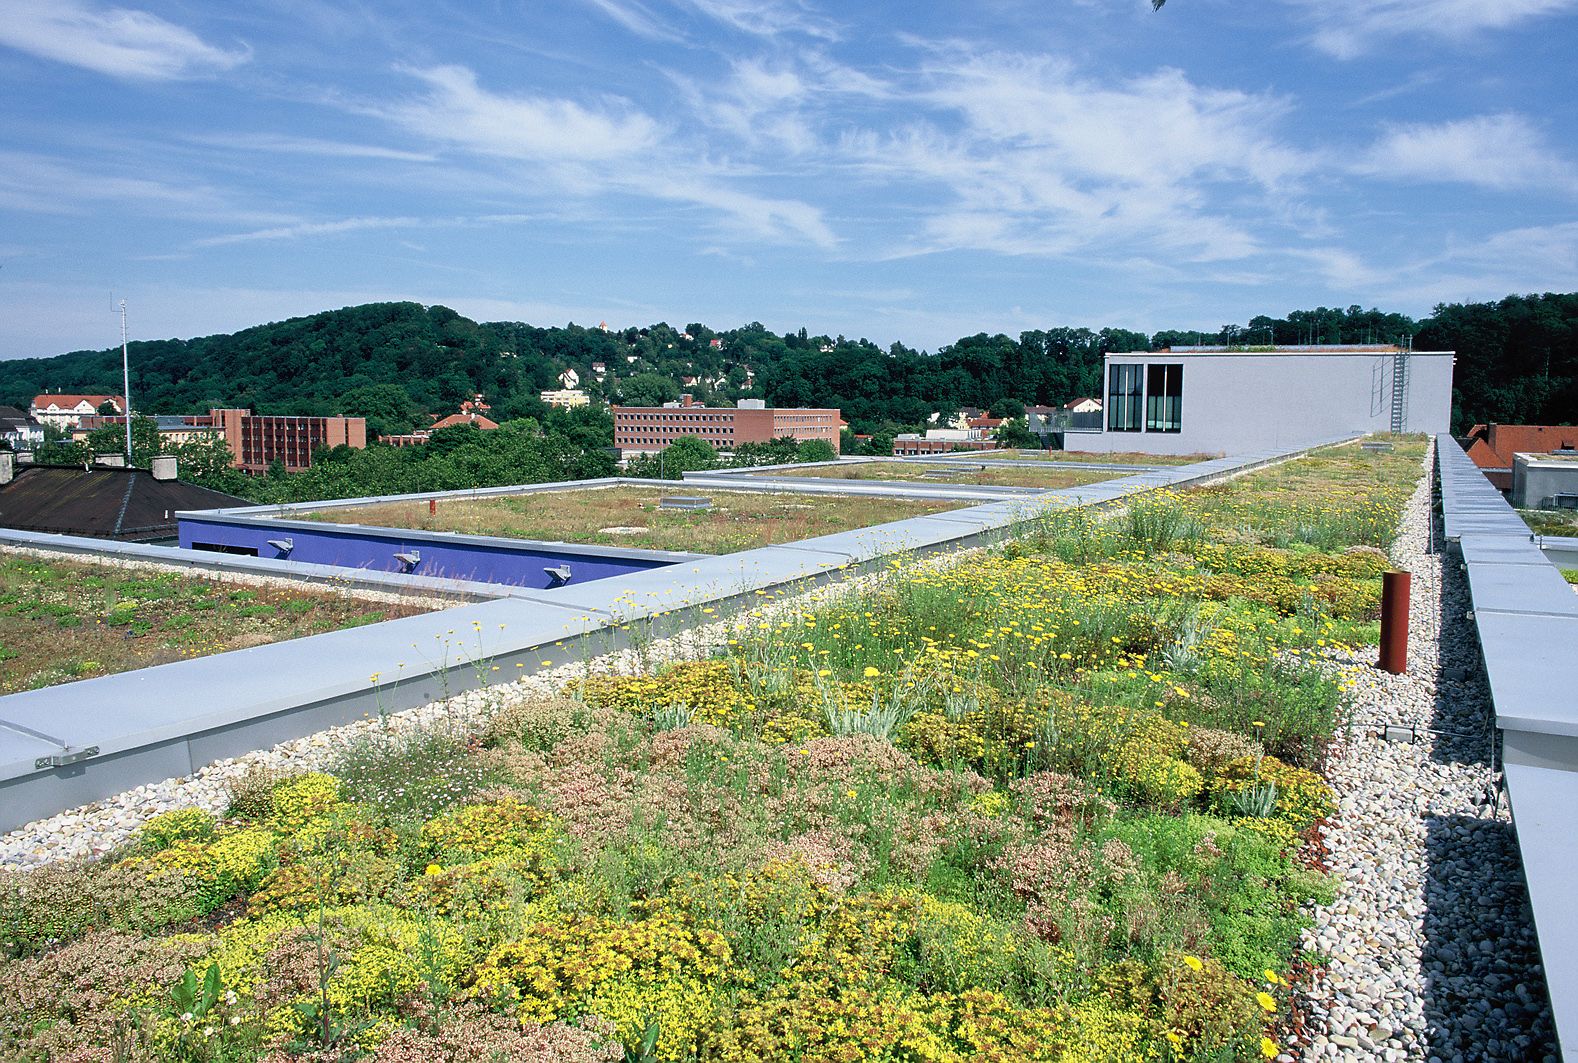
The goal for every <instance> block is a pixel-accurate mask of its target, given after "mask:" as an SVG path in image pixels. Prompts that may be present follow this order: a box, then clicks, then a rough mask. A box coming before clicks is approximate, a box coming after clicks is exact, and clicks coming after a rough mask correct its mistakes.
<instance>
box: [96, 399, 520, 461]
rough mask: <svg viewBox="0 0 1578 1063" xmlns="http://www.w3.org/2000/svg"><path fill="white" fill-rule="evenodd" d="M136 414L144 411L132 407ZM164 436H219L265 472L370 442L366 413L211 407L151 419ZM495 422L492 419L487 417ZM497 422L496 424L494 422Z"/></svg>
mask: <svg viewBox="0 0 1578 1063" xmlns="http://www.w3.org/2000/svg"><path fill="white" fill-rule="evenodd" d="M133 416H134V417H142V416H144V415H143V414H139V413H136V411H133ZM152 419H153V421H154V423H155V424H156V425H157V426H158V429H159V434H160V436H162V437H164V438H165V439H167V440H172V441H174V442H177V443H179V442H184V441H185V440H187V439H193V438H196V437H199V436H206V435H211V434H212V435H221V436H223V437H224V439H225V443H226V444H227V445H228V446H229V447H230V453H231V455H232V459H231V462H230V464H231V465H232V466H234V467H235V468H237V469H241V470H243V471H245V472H266V471H267V470H268V467H269V466H270V465H271V464H273V463H274V462H275V461H276V460H277V461H279V462H280V463H282V464H283V465H284V466H285V468H286V470H287V471H289V472H300V471H301V470H302V469H305V468H307V467H308V466H310V465H311V464H312V452H313V451H314V450H316V449H318V448H319V447H338V446H342V445H343V446H348V447H354V448H355V449H357V450H361V449H363V448H364V447H366V446H367V421H366V419H365V418H362V417H265V416H260V415H258V414H255V413H253V412H252V411H251V410H210V411H209V412H208V413H206V414H204V413H189V414H181V415H178V416H176V415H171V416H166V415H163V414H160V415H158V416H155V417H154V418H152ZM80 420H81V423H80V424H78V425H77V427H76V429H75V430H74V432H73V433H72V434H73V436H74V437H75V438H77V439H83V438H86V436H87V434H88V433H89V432H91V431H93V430H94V429H98V428H104V427H107V426H110V425H124V424H125V423H126V418H125V417H107V416H106V417H101V416H96V415H95V416H84V417H82V418H81V419H80ZM488 423H489V424H492V422H491V421H489V422H488ZM493 427H495V428H496V427H498V426H497V425H493Z"/></svg>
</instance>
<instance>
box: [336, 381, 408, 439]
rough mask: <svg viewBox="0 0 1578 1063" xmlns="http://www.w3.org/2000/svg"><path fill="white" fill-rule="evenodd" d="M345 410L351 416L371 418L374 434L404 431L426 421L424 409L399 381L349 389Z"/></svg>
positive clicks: (370, 432)
mask: <svg viewBox="0 0 1578 1063" xmlns="http://www.w3.org/2000/svg"><path fill="white" fill-rule="evenodd" d="M340 409H341V411H342V412H343V413H344V414H345V415H346V416H348V417H365V418H367V434H368V435H369V436H372V437H377V436H385V435H401V434H403V433H406V432H409V431H411V430H412V429H413V428H415V427H416V426H417V425H418V424H420V423H421V421H422V411H421V409H420V408H419V407H418V406H417V404H416V403H415V402H413V401H412V400H411V395H410V393H409V392H407V391H406V389H405V388H403V387H401V386H400V385H399V384H368V385H365V386H363V387H359V388H352V389H351V390H349V391H347V392H346V393H345V395H344V397H343V398H342V399H341V405H340Z"/></svg>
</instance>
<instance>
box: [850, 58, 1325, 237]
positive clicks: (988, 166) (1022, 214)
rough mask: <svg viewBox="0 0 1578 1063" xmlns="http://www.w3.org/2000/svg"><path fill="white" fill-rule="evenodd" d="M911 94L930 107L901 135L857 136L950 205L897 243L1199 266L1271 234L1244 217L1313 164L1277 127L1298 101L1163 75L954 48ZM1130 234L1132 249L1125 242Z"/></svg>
mask: <svg viewBox="0 0 1578 1063" xmlns="http://www.w3.org/2000/svg"><path fill="white" fill-rule="evenodd" d="M926 80H927V84H926V85H925V86H923V87H921V88H918V89H916V90H913V91H912V92H911V94H910V95H911V97H912V99H914V100H915V101H916V102H917V103H919V104H921V105H923V106H924V108H926V109H928V110H929V111H930V112H931V114H930V116H929V117H928V118H927V119H924V120H915V121H912V122H911V124H910V125H909V126H908V127H907V128H903V129H900V130H898V131H897V132H894V133H881V132H876V131H872V130H866V131H863V132H860V133H855V134H850V135H848V136H846V137H844V138H843V141H842V147H843V149H844V157H845V158H846V159H848V160H849V161H850V162H851V163H852V164H853V165H855V166H856V167H858V168H859V170H860V171H861V172H863V173H865V174H867V175H868V176H870V177H872V178H873V179H877V180H882V181H888V182H893V183H906V184H920V185H924V184H928V183H929V184H932V185H934V186H936V187H938V188H940V189H941V190H942V191H943V192H944V194H945V195H946V197H947V201H946V202H945V203H943V204H942V205H941V206H940V207H939V208H937V209H935V210H933V211H931V212H930V213H929V215H928V216H927V217H926V218H924V219H923V223H922V228H923V232H921V233H920V234H918V235H917V237H916V238H915V239H914V240H913V241H911V242H910V243H909V244H908V245H906V246H905V247H903V248H902V249H901V251H900V252H899V253H901V254H909V253H924V252H927V251H935V250H944V249H979V250H992V251H997V252H1001V253H1006V254H1043V255H1053V256H1058V255H1070V254H1075V253H1089V252H1090V251H1091V250H1092V249H1095V250H1098V251H1099V252H1100V253H1102V254H1107V253H1116V252H1118V251H1119V250H1121V249H1122V247H1125V246H1126V247H1133V246H1136V245H1138V246H1144V247H1146V248H1149V249H1154V250H1155V251H1158V252H1164V253H1166V254H1167V255H1168V256H1170V257H1176V256H1182V257H1185V258H1188V259H1191V260H1195V261H1209V260H1216V259H1231V258H1241V257H1244V256H1247V255H1250V254H1252V253H1253V252H1254V251H1255V250H1256V249H1257V247H1258V246H1259V245H1260V240H1259V238H1258V237H1256V236H1255V235H1253V234H1252V233H1251V232H1250V231H1249V230H1248V229H1247V228H1246V227H1245V225H1244V223H1243V222H1242V221H1241V220H1240V219H1241V218H1243V217H1244V215H1245V212H1246V208H1248V209H1249V210H1251V211H1254V212H1257V213H1260V214H1266V213H1272V211H1271V210H1270V208H1269V207H1268V206H1267V204H1266V201H1267V199H1268V198H1270V197H1271V196H1272V195H1273V194H1275V195H1277V196H1285V195H1287V194H1288V193H1289V192H1290V191H1292V190H1293V182H1294V179H1295V178H1297V177H1299V176H1300V175H1302V174H1303V173H1304V172H1305V171H1306V170H1307V169H1308V167H1309V162H1308V160H1307V159H1306V158H1305V157H1304V156H1303V155H1301V154H1300V153H1298V152H1296V151H1294V150H1293V149H1291V148H1288V147H1286V146H1285V145H1282V144H1280V143H1279V142H1277V141H1276V140H1275V139H1273V138H1272V137H1271V136H1270V135H1269V134H1268V133H1266V132H1265V130H1267V129H1269V128H1272V127H1274V126H1275V125H1276V123H1277V122H1278V121H1279V120H1280V119H1281V117H1282V115H1283V112H1284V110H1285V105H1284V104H1283V103H1282V102H1281V101H1280V100H1278V99H1275V98H1273V97H1268V96H1258V95H1251V94H1247V93H1242V92H1236V91H1226V90H1216V89H1208V88H1202V87H1200V86H1198V85H1195V84H1193V83H1192V82H1190V81H1189V80H1188V78H1186V77H1185V76H1184V75H1183V74H1182V73H1181V72H1179V71H1176V70H1163V71H1160V72H1158V73H1156V74H1153V75H1150V76H1147V77H1141V78H1134V79H1129V80H1126V81H1125V80H1114V81H1112V82H1095V81H1092V80H1090V79H1088V78H1085V77H1082V76H1080V75H1078V74H1077V73H1076V72H1075V71H1074V69H1073V67H1072V66H1071V65H1070V64H1068V63H1065V62H1062V61H1058V60H1053V59H1049V58H1047V57H1044V56H1019V55H1008V54H981V55H969V54H966V55H964V56H962V57H958V58H955V59H951V60H950V59H943V60H941V61H939V62H938V63H937V64H936V65H934V66H933V67H932V68H931V69H929V70H928V71H927V79H926ZM1120 245H1122V246H1120Z"/></svg>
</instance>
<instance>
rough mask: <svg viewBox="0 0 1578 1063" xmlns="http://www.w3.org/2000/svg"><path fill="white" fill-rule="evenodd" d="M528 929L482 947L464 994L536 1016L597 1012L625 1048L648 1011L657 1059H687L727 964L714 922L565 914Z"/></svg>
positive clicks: (705, 1025)
mask: <svg viewBox="0 0 1578 1063" xmlns="http://www.w3.org/2000/svg"><path fill="white" fill-rule="evenodd" d="M526 931H527V932H526V935H525V936H524V937H523V939H522V940H519V941H512V942H507V943H505V944H503V945H500V946H498V947H496V948H494V949H493V950H492V951H491V952H489V953H488V956H487V958H486V959H484V960H483V962H482V963H481V965H480V966H478V968H477V969H476V975H475V978H474V982H473V986H472V989H471V990H470V991H469V992H470V993H471V994H473V995H476V996H479V997H482V998H484V999H489V998H491V999H495V1000H505V1001H509V1002H511V1003H512V1004H513V1005H514V1006H516V1007H517V1008H518V1009H519V1014H520V1016H521V1017H522V1018H523V1019H529V1020H532V1021H536V1022H550V1021H553V1020H555V1019H562V1018H567V1017H574V1016H576V1015H581V1014H594V1015H598V1016H601V1017H603V1018H605V1019H608V1020H609V1021H611V1022H612V1023H613V1024H614V1026H615V1028H616V1029H617V1030H618V1033H619V1038H620V1040H621V1041H623V1042H624V1044H625V1045H626V1046H627V1047H631V1046H635V1045H638V1044H640V1043H641V1038H642V1034H643V1033H644V1032H645V1030H646V1029H647V1027H648V1024H650V1023H651V1022H653V1021H654V1020H655V1021H657V1022H658V1023H659V1027H660V1029H661V1031H662V1034H661V1038H660V1040H659V1042H658V1045H657V1058H658V1059H663V1060H678V1059H685V1058H687V1057H688V1056H689V1054H690V1049H691V1047H692V1046H693V1045H695V1044H696V1041H697V1037H698V1035H699V1034H700V1032H701V1031H702V1030H704V1029H710V1028H711V1026H712V1023H713V1019H714V1012H715V1009H716V1005H717V999H716V998H717V995H718V991H717V988H716V987H717V985H718V983H719V982H720V981H721V980H722V979H724V978H725V977H727V976H728V974H729V973H730V953H729V946H728V944H727V942H726V941H725V940H724V939H723V936H722V935H721V934H718V933H717V932H716V931H713V930H708V929H705V928H692V927H688V926H686V925H685V924H684V923H683V922H681V921H680V920H679V919H676V918H675V917H674V916H672V915H666V914H663V913H661V912H660V913H657V914H654V915H653V916H651V917H650V918H647V919H642V920H639V921H636V922H615V921H612V920H607V919H602V918H595V917H593V918H573V917H572V918H568V919H565V920H563V921H555V922H541V923H535V924H533V925H531V926H530V927H528V928H526Z"/></svg>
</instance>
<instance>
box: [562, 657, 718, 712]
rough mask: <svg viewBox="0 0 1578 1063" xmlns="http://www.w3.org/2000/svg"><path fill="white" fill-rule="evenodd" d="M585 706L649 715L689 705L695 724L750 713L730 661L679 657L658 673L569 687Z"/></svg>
mask: <svg viewBox="0 0 1578 1063" xmlns="http://www.w3.org/2000/svg"><path fill="white" fill-rule="evenodd" d="M572 689H573V690H574V692H575V693H576V694H577V695H579V696H580V697H581V698H582V699H583V700H585V701H586V703H587V704H589V705H596V706H606V707H608V708H614V709H622V710H624V711H626V712H633V713H637V714H639V715H643V716H644V715H648V714H650V713H651V712H652V711H653V710H654V709H656V708H659V707H671V706H675V705H685V706H688V707H689V708H690V709H691V710H692V711H693V712H694V713H695V715H696V720H697V722H699V723H710V724H716V725H718V726H720V727H729V726H737V725H739V724H740V723H741V722H742V718H743V717H744V716H745V715H746V714H747V713H748V712H749V708H748V703H747V700H746V697H745V695H744V694H742V693H741V692H740V690H739V689H738V688H737V687H736V686H735V685H734V682H733V673H732V672H731V670H730V667H729V662H728V661H721V660H713V661H683V662H680V663H678V664H673V665H670V666H668V667H667V668H665V669H663V670H662V671H661V672H659V673H657V674H656V675H608V676H591V677H589V678H587V679H583V680H581V681H580V682H579V683H577V684H575V685H574V686H573V688H572Z"/></svg>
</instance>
